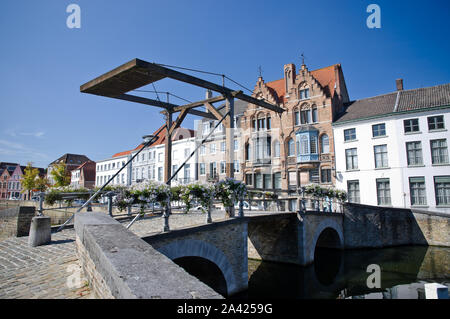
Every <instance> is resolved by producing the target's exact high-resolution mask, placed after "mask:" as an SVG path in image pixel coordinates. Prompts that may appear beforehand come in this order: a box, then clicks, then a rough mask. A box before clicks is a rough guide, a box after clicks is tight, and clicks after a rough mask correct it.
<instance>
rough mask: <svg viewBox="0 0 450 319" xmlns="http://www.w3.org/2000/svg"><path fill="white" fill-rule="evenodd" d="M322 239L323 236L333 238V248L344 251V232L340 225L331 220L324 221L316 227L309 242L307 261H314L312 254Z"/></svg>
mask: <svg viewBox="0 0 450 319" xmlns="http://www.w3.org/2000/svg"><path fill="white" fill-rule="evenodd" d="M321 235H322V238H323V236H324V235H325V236H327V235H328V236H330V237H332V238H333V237H334V238H333V239H334V240H335V242H334V247H333V248H337V249H344V232H343V229H342V224H340V223H338V222H337V221H335V220H333V219H325V220H323V221H321V222H320V223H319V225H317V227H316V228H315V231H314V235H313V238H312V241H311V245H310V246H309V251H308V255H309V256H308V260H314V253H315V250H316V247H317V244H318V243H319V238H321Z"/></svg>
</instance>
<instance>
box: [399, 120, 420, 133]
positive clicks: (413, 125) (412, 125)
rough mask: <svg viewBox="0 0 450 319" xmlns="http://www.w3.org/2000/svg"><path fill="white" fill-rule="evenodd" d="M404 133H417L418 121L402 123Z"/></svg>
mask: <svg viewBox="0 0 450 319" xmlns="http://www.w3.org/2000/svg"><path fill="white" fill-rule="evenodd" d="M403 127H404V129H405V133H412V132H419V119H409V120H404V121H403Z"/></svg>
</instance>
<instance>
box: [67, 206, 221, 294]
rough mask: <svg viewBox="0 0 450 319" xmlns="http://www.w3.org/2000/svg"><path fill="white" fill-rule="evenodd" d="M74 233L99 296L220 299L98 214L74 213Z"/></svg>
mask: <svg viewBox="0 0 450 319" xmlns="http://www.w3.org/2000/svg"><path fill="white" fill-rule="evenodd" d="M75 231H76V238H77V239H76V241H77V254H78V256H79V258H80V260H81V261H82V266H83V270H84V272H85V274H86V276H87V277H88V279H89V281H90V283H91V286H92V288H93V290H94V293H95V295H96V296H98V297H99V298H116V299H136V298H139V299H155V298H156V299H193V298H198V299H216V298H222V296H220V295H219V294H218V293H216V292H215V291H214V290H213V289H211V288H210V287H208V286H207V285H205V284H204V283H202V282H200V281H199V280H198V279H197V278H195V277H193V276H191V275H189V274H188V273H187V272H186V271H185V270H184V269H183V268H181V267H179V266H178V265H176V264H175V263H173V262H172V261H171V260H170V259H169V258H167V257H166V256H164V255H163V254H161V253H159V252H158V251H156V250H155V249H154V248H153V247H152V246H151V245H149V244H148V243H146V242H144V241H143V240H142V239H140V238H139V237H137V236H136V235H135V234H133V233H132V232H130V231H128V230H127V229H126V228H125V227H123V226H122V225H121V224H119V223H118V222H117V221H115V220H114V219H113V218H111V217H109V216H107V215H105V214H103V213H77V214H76V215H75Z"/></svg>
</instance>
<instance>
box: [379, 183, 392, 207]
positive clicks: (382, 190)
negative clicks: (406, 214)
mask: <svg viewBox="0 0 450 319" xmlns="http://www.w3.org/2000/svg"><path fill="white" fill-rule="evenodd" d="M377 201H378V205H391V189H390V184H389V179H388V178H387V179H384V178H383V179H377Z"/></svg>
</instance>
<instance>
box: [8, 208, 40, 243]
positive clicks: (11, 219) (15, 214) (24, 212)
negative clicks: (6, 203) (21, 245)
mask: <svg viewBox="0 0 450 319" xmlns="http://www.w3.org/2000/svg"><path fill="white" fill-rule="evenodd" d="M34 216H35V208H34V207H25V206H17V207H13V208H8V209H5V210H2V211H0V240H4V239H6V238H10V237H23V236H28V234H29V232H30V225H31V220H32V218H33V217H34Z"/></svg>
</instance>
